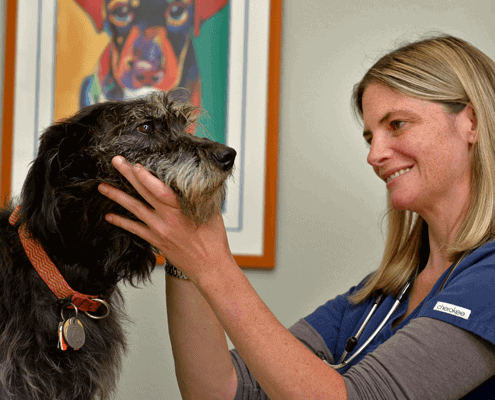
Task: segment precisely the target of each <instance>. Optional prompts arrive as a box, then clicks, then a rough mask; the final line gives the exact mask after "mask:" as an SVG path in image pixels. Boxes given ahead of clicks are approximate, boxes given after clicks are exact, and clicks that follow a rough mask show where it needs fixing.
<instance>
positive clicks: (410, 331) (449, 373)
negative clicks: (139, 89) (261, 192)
mask: <svg viewBox="0 0 495 400" xmlns="http://www.w3.org/2000/svg"><path fill="white" fill-rule="evenodd" d="M353 100H354V106H355V109H356V112H357V114H358V115H359V116H360V117H361V119H362V120H363V123H364V139H365V140H366V141H367V142H368V143H369V144H370V149H369V155H368V163H369V164H370V165H371V167H372V168H373V170H374V171H375V172H376V174H377V175H378V178H379V179H381V180H383V184H384V185H385V186H386V188H387V191H388V199H389V208H390V212H389V213H388V214H387V215H388V231H387V239H386V245H385V251H384V255H383V260H382V262H381V265H380V267H379V268H378V270H377V271H376V272H375V273H373V274H371V275H370V276H368V277H367V278H366V279H364V280H363V281H362V282H356V283H357V286H356V287H353V288H351V289H350V290H349V291H348V292H347V293H345V294H343V295H341V296H338V297H337V298H335V299H333V300H331V301H329V302H328V303H326V304H325V305H323V306H321V307H320V308H318V309H317V310H316V311H315V312H314V313H313V314H311V315H309V316H308V317H306V318H304V319H302V320H300V321H299V322H297V323H296V324H295V325H294V326H293V327H292V328H291V329H290V330H287V329H285V328H284V327H283V326H282V324H281V323H280V322H279V321H278V320H277V319H276V318H275V316H274V315H273V314H272V313H271V312H270V310H269V309H268V308H267V307H266V306H265V304H264V303H263V301H262V300H261V299H260V298H259V297H258V295H257V294H256V292H255V291H254V289H253V288H252V286H251V285H250V283H249V282H248V280H247V279H246V278H245V277H244V274H243V273H242V271H241V270H240V268H239V267H238V266H237V265H236V263H235V261H234V258H233V257H232V254H231V252H230V250H229V245H228V242H227V236H226V233H225V228H224V225H223V220H222V217H221V215H220V213H219V214H218V215H217V216H216V217H215V218H213V220H211V221H210V222H209V223H207V224H206V225H204V226H200V227H196V226H193V225H192V224H191V223H190V222H189V221H188V220H187V219H186V218H185V217H184V215H183V214H182V212H181V210H180V208H179V205H178V202H177V200H176V198H175V196H174V195H173V193H172V192H171V191H170V190H169V189H168V188H166V187H165V186H164V185H163V184H162V183H161V182H160V181H158V180H157V179H155V178H154V177H153V176H152V175H151V174H149V173H148V172H147V171H145V170H144V169H143V168H139V166H138V167H132V166H131V165H129V164H128V163H126V162H125V161H124V160H123V159H122V158H116V159H114V165H115V167H116V168H117V169H118V170H119V171H120V172H121V173H122V174H123V175H124V176H125V177H126V178H127V179H128V180H129V181H130V182H131V183H132V185H133V186H134V187H135V188H136V189H137V190H138V191H139V192H140V193H141V194H142V195H143V197H144V198H145V199H146V200H147V201H148V202H149V203H150V204H151V205H152V206H153V208H154V210H153V209H151V208H149V207H147V206H146V205H144V204H142V203H140V202H138V201H137V200H134V199H133V198H131V197H129V196H127V195H125V194H124V193H122V192H119V191H117V190H115V189H113V188H109V187H107V186H104V187H102V191H103V192H104V194H106V195H107V196H108V197H110V198H111V199H113V200H115V201H116V202H118V203H120V204H121V205H123V206H124V207H126V208H127V209H128V210H130V211H131V212H133V213H134V214H135V215H136V216H137V217H138V218H139V219H140V220H141V221H142V222H143V223H136V222H132V221H130V220H127V219H123V218H121V217H117V216H110V217H109V219H108V220H109V222H111V223H113V224H115V225H117V226H120V227H122V228H124V229H127V230H129V231H131V232H133V233H136V234H137V235H139V236H141V237H142V238H144V239H145V240H147V241H149V242H150V243H151V244H153V245H154V246H156V247H157V248H158V249H160V250H161V252H162V253H163V254H164V255H165V256H166V257H167V259H168V260H169V261H170V263H171V264H173V265H175V266H176V267H177V268H178V269H179V270H180V271H181V272H182V273H183V274H185V275H187V277H189V279H188V280H184V279H179V278H177V277H173V276H167V307H168V315H169V326H170V337H171V340H172V346H173V352H174V357H175V363H176V369H177V377H178V382H179V386H180V389H181V392H182V394H183V397H184V398H187V399H239V400H241V399H244V400H245V399H266V398H267V397H269V398H270V399H380V400H383V399H459V398H464V396H466V397H465V398H468V399H488V398H492V399H493V398H495V397H494V396H495V389H494V387H495V386H494V382H495V380H494V379H492V377H493V376H494V375H495V290H494V288H495V242H494V241H493V239H494V237H495V64H494V63H493V61H492V60H490V59H489V58H488V57H487V56H486V55H484V54H483V53H481V52H480V51H479V50H477V49H476V48H474V47H472V46H471V45H469V44H468V43H466V42H464V41H462V40H460V39H457V38H454V37H435V38H432V39H428V40H424V41H420V42H416V43H412V44H410V45H407V46H405V47H403V48H400V49H398V50H396V51H394V52H392V53H391V54H389V55H387V56H385V57H383V58H382V59H380V60H379V61H378V62H377V63H376V64H375V65H374V66H373V67H372V68H371V69H370V70H369V71H368V72H367V74H366V75H365V77H364V78H363V80H362V81H361V82H360V83H359V84H358V85H356V87H355V89H354V95H353ZM168 272H169V273H171V274H174V271H173V269H170V268H169V269H168ZM175 272H176V271H175ZM380 295H381V296H380ZM400 300H402V301H401V302H400V303H399V301H400ZM394 304H398V306H397V308H395V306H394ZM375 305H377V307H375ZM371 314H372V315H371ZM370 315H371V316H370ZM368 317H369V318H368ZM382 325H383V327H382V328H381V329H380V327H381V326H382ZM224 331H226V332H227V334H228V335H229V337H230V338H231V340H232V342H233V343H234V345H235V347H236V350H235V351H233V352H232V353H229V350H228V348H227V343H226V340H225V338H224ZM355 342H357V344H356V343H355ZM347 353H348V354H347ZM330 364H332V365H333V367H332V366H331V365H330Z"/></svg>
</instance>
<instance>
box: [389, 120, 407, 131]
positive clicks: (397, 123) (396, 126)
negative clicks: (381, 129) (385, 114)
mask: <svg viewBox="0 0 495 400" xmlns="http://www.w3.org/2000/svg"><path fill="white" fill-rule="evenodd" d="M404 124H405V122H404V121H392V122H390V128H392V130H393V131H396V130H397V129H400V128H402V126H403V125H404Z"/></svg>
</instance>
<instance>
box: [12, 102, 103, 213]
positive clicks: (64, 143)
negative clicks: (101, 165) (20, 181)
mask: <svg viewBox="0 0 495 400" xmlns="http://www.w3.org/2000/svg"><path fill="white" fill-rule="evenodd" d="M100 111H101V107H100V105H98V104H96V105H94V106H90V107H86V108H85V109H83V110H81V111H80V112H78V113H77V114H76V115H74V116H73V117H71V118H68V119H65V120H62V121H60V122H57V123H55V124H53V125H52V126H50V127H49V128H48V129H46V130H45V132H44V133H43V134H42V135H41V138H40V145H39V149H38V153H37V156H36V158H35V159H34V161H33V163H32V165H31V168H30V170H29V172H28V175H27V177H26V180H25V181H24V186H23V189H22V194H21V199H22V200H21V201H22V208H23V211H24V212H23V214H24V213H25V216H26V218H31V216H32V215H33V213H34V212H35V210H36V209H37V208H39V207H42V208H45V207H47V208H50V209H51V210H52V212H53V209H54V207H57V205H56V204H55V203H56V201H55V196H54V195H55V192H58V194H60V191H62V190H64V188H65V187H67V186H68V185H70V184H71V182H69V181H68V180H69V179H74V178H77V176H78V175H79V174H82V173H84V172H86V173H87V172H88V166H87V165H84V168H85V170H83V166H82V165H80V163H81V160H82V159H83V153H84V149H85V148H86V147H87V146H88V145H89V144H90V143H91V141H92V140H94V139H93V138H94V130H95V129H97V125H98V122H97V121H98V120H99V115H100ZM59 198H60V197H59V196H57V199H59ZM45 211H47V209H46V208H45Z"/></svg>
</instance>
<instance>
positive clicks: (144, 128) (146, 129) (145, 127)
mask: <svg viewBox="0 0 495 400" xmlns="http://www.w3.org/2000/svg"><path fill="white" fill-rule="evenodd" d="M137 130H138V131H139V132H141V133H146V134H148V135H149V134H150V133H153V126H152V125H151V124H142V125H139V126H138V127H137Z"/></svg>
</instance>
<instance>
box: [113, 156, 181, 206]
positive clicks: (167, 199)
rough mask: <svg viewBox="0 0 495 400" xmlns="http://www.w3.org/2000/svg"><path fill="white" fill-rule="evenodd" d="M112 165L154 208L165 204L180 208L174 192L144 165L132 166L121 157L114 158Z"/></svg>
mask: <svg viewBox="0 0 495 400" xmlns="http://www.w3.org/2000/svg"><path fill="white" fill-rule="evenodd" d="M112 164H113V166H114V167H115V168H116V169H117V170H118V171H119V172H120V173H121V174H122V175H124V176H125V178H126V179H127V180H128V181H129V182H130V184H131V185H132V186H134V188H135V189H136V190H137V191H138V193H139V194H140V195H141V196H143V198H144V199H145V200H146V201H147V202H148V203H150V204H151V205H152V206H153V207H155V208H156V207H157V206H158V205H159V204H160V203H162V204H163V203H164V204H167V205H169V206H171V207H174V208H180V206H179V203H178V201H177V198H176V197H175V194H174V192H173V191H172V190H171V189H170V188H168V187H167V186H166V185H165V184H164V183H163V182H162V181H160V180H159V179H158V178H156V177H155V176H154V175H153V174H152V173H151V172H149V171H148V170H147V169H146V168H144V167H143V166H142V165H139V164H136V165H134V166H132V165H131V164H129V163H128V162H127V161H126V160H125V159H124V158H123V157H120V156H117V157H114V158H113V160H112Z"/></svg>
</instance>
